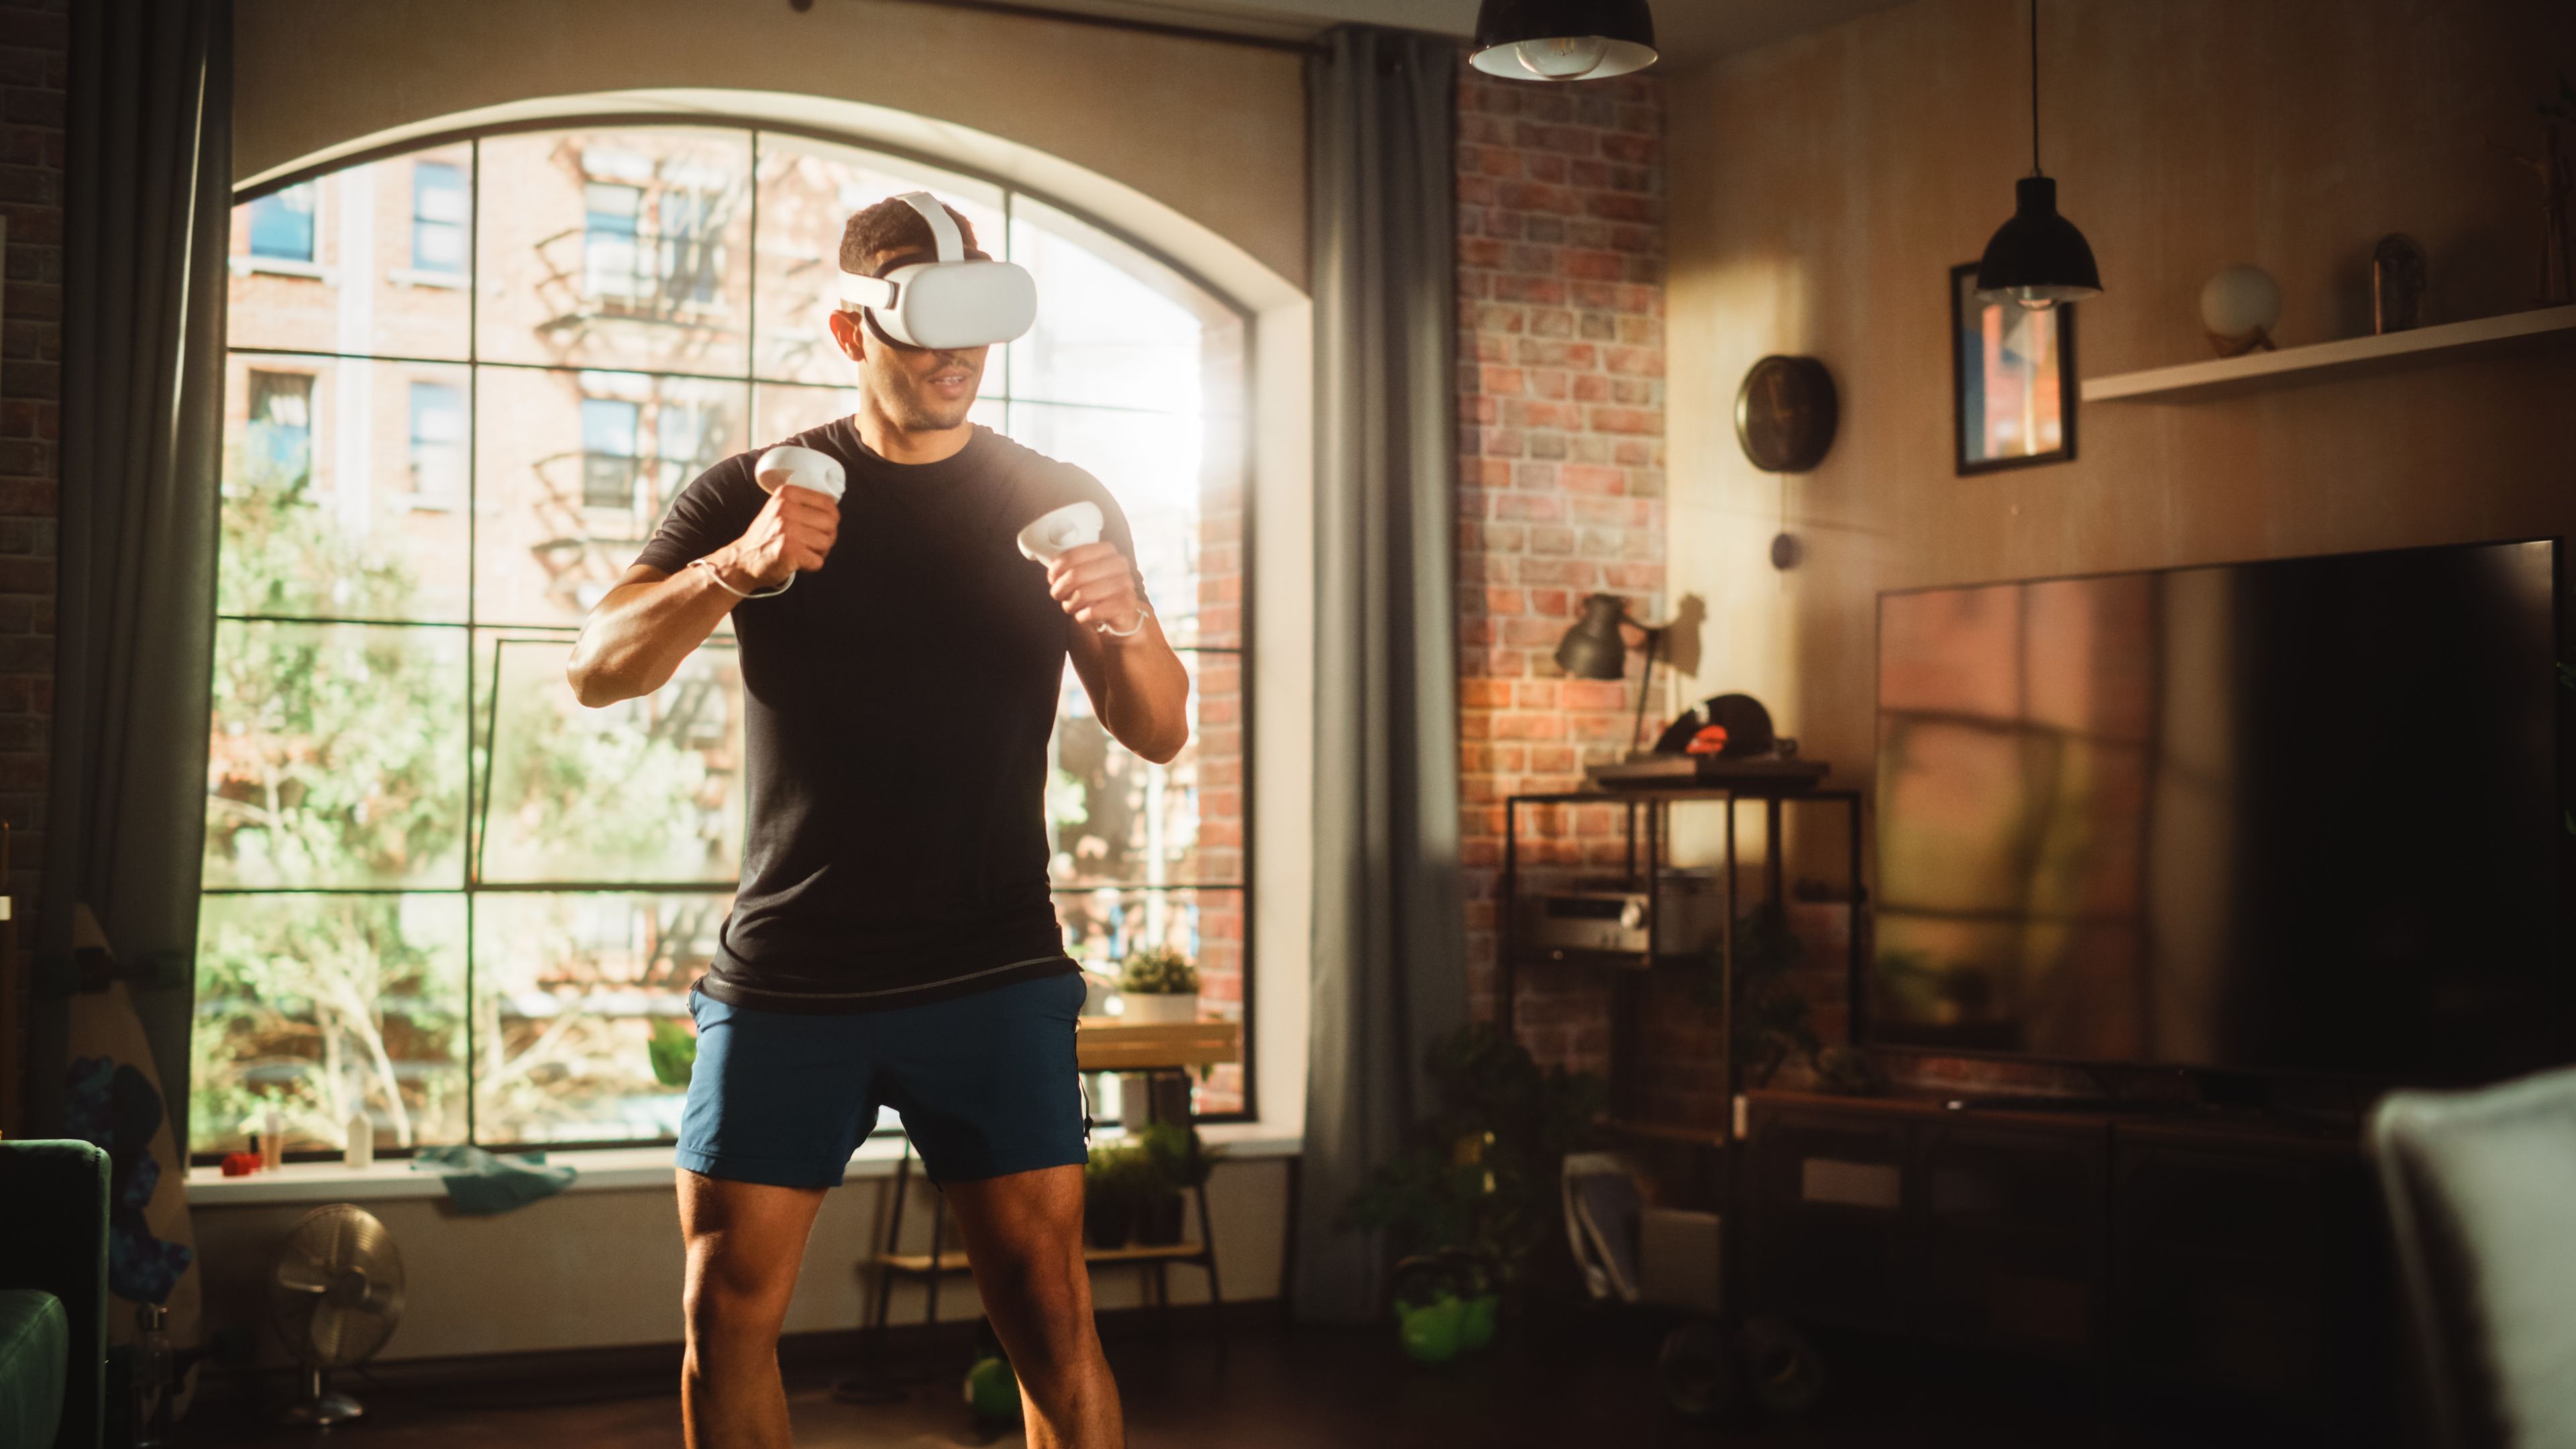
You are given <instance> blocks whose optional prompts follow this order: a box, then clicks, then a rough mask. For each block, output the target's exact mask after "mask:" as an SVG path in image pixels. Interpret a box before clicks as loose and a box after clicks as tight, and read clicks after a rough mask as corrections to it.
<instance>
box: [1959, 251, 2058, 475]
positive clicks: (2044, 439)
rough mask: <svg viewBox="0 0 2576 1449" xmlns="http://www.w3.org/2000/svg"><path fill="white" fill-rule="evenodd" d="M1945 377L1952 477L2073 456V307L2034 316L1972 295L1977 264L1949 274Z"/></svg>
mask: <svg viewBox="0 0 2576 1449" xmlns="http://www.w3.org/2000/svg"><path fill="white" fill-rule="evenodd" d="M1950 374H1951V377H1952V378H1953V379H1954V380H1955V386H1954V389H1953V390H1954V393H1955V395H1956V400H1957V406H1956V415H1955V418H1954V423H1955V430H1956V434H1957V438H1958V462H1959V476H1960V477H1962V478H1964V477H1966V476H1968V475H1969V474H1971V473H1991V472H1994V471H1995V470H1996V469H1999V468H2027V467H2029V466H2031V465H2032V464H2034V463H2063V462H2066V461H2067V460H2069V459H2071V458H2073V457H2074V456H2075V308H2074V307H2073V306H2072V305H2070V304H2067V303H2063V302H2061V303H2059V304H2058V305H2056V306H2054V307H2050V308H2048V309H2046V310H2045V311H2038V312H2034V311H2032V310H2031V309H2029V308H2027V307H2024V306H2022V305H2021V304H2020V303H2018V302H1988V301H1985V300H1982V299H1981V298H1979V297H1978V296H1977V264H1976V263H1975V262H1968V263H1965V264H1963V265H1961V266H1956V267H1952V268H1951V269H1950Z"/></svg>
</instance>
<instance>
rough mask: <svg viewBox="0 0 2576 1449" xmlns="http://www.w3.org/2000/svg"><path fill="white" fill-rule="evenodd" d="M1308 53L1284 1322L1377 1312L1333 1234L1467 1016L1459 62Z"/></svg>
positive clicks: (1372, 1261) (1377, 46)
mask: <svg viewBox="0 0 2576 1449" xmlns="http://www.w3.org/2000/svg"><path fill="white" fill-rule="evenodd" d="M1330 43H1331V52H1330V54H1328V55H1322V56H1318V57H1316V58H1315V59H1313V60H1310V61H1309V62H1307V72H1306V88H1307V106H1308V130H1309V142H1310V147H1309V155H1310V166H1311V169H1312V178H1311V179H1312V185H1311V187H1310V198H1311V200H1310V205H1311V207H1312V212H1313V224H1312V225H1313V230H1312V238H1311V239H1312V268H1313V284H1314V302H1315V427H1316V439H1315V442H1316V447H1315V574H1316V577H1315V614H1316V618H1315V781H1316V790H1315V803H1314V833H1315V877H1314V879H1315V885H1314V901H1313V922H1314V960H1313V977H1312V1002H1311V1011H1312V1016H1311V1029H1310V1034H1309V1041H1308V1048H1307V1079H1306V1080H1307V1085H1306V1128H1305V1147H1304V1153H1303V1163H1302V1168H1301V1174H1300V1181H1301V1183H1302V1187H1301V1193H1302V1199H1301V1201H1300V1203H1299V1210H1298V1224H1299V1227H1298V1240H1297V1244H1296V1254H1297V1257H1296V1264H1297V1267H1296V1276H1295V1282H1294V1285H1293V1291H1294V1294H1295V1308H1296V1311H1297V1313H1298V1315H1299V1316H1300V1317H1302V1318H1304V1319H1307V1320H1309V1321H1317V1322H1357V1321H1362V1320H1366V1319H1370V1318H1374V1317H1376V1316H1377V1315H1379V1314H1380V1313H1382V1312H1383V1311H1384V1304H1385V1290H1386V1282H1385V1280H1386V1270H1387V1268H1388V1266H1389V1265H1388V1263H1387V1262H1386V1259H1385V1249H1384V1245H1383V1244H1381V1243H1380V1242H1378V1241H1376V1239H1375V1237H1374V1235H1368V1234H1359V1233H1347V1232H1343V1231H1341V1230H1340V1229H1339V1226H1338V1223H1339V1219H1340V1218H1341V1216H1342V1213H1343V1210H1344V1208H1345V1207H1346V1206H1347V1204H1348V1203H1349V1201H1350V1199H1351V1196H1352V1194H1353V1193H1355V1192H1356V1191H1357V1190H1358V1189H1359V1188H1360V1186H1361V1184H1362V1183H1363V1182H1364V1181H1365V1180H1366V1179H1367V1177H1368V1174H1369V1173H1370V1171H1371V1170H1372V1169H1373V1168H1375V1167H1376V1166H1377V1165H1378V1164H1380V1163H1383V1162H1385V1161H1386V1160H1387V1159H1388V1158H1390V1157H1392V1156H1393V1155H1394V1154H1395V1153H1396V1152H1397V1151H1398V1149H1399V1148H1400V1147H1401V1146H1402V1145H1403V1141H1404V1137H1405V1134H1406V1131H1407V1129H1408V1128H1409V1127H1410V1126H1411V1125H1412V1124H1413V1122H1414V1121H1415V1120H1416V1119H1417V1118H1419V1117H1420V1116H1422V1115H1424V1113H1425V1112H1426V1111H1427V1110H1428V1108H1429V1106H1430V1100H1429V1084H1428V1080H1427V1074H1426V1072H1425V1070H1424V1066H1423V1058H1424V1054H1425V1052H1426V1051H1427V1050H1428V1048H1429V1047H1430V1045H1431V1044H1432V1043H1433V1042H1435V1041H1437V1040H1438V1039H1440V1038H1441V1037H1443V1036H1446V1035H1447V1034H1449V1033H1450V1032H1452V1031H1454V1030H1455V1029H1456V1028H1457V1027H1458V1026H1459V1025H1460V1024H1461V1023H1462V1022H1463V1021H1464V1020H1465V1017H1466V923H1465V913H1464V908H1463V906H1462V904H1461V899H1462V898H1461V891H1460V885H1459V868H1458V833H1459V818H1458V698H1457V689H1458V668H1457V655H1458V651H1457V596H1456V591H1455V588H1454V586H1453V580H1454V578H1455V576H1456V572H1457V571H1456V558H1455V554H1456V537H1457V526H1456V500H1457V473H1456V470H1457V450H1456V438H1457V426H1458V425H1457V403H1456V389H1455V387H1454V385H1453V382H1454V367H1455V348H1456V345H1457V320H1456V319H1457V302H1456V286H1457V277H1456V267H1455V261H1454V254H1455V243H1454V236H1455V221H1454V217H1455V198H1454V194H1453V187H1454V184H1455V182H1454V176H1455V161H1454V157H1455V154H1456V153H1455V148H1454V145H1453V136H1454V131H1455V126H1456V119H1455V111H1454V107H1455V104H1456V91H1457V66H1458V53H1457V51H1456V49H1455V47H1454V46H1452V45H1450V44H1449V43H1447V42H1445V41H1441V40H1438V39H1435V38H1432V37H1427V36H1422V35H1415V34H1408V33H1398V32H1390V31H1380V30H1375V29H1371V28H1368V27H1364V26H1351V27H1345V28H1343V29H1340V30H1338V31H1335V32H1334V33H1333V34H1332V36H1331V37H1330Z"/></svg>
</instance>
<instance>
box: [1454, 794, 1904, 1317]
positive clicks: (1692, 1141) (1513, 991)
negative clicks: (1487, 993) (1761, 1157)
mask: <svg viewBox="0 0 2576 1449" xmlns="http://www.w3.org/2000/svg"><path fill="white" fill-rule="evenodd" d="M1755 802H1758V803H1760V804H1761V806H1762V807H1763V808H1762V820H1763V877H1764V889H1763V894H1762V898H1761V899H1762V900H1763V902H1764V903H1765V904H1767V905H1768V906H1769V907H1770V908H1771V909H1772V910H1773V911H1775V912H1785V911H1786V910H1787V908H1788V887H1787V868H1786V862H1785V861H1784V860H1783V859H1782V858H1781V848H1780V847H1781V841H1782V826H1783V824H1784V821H1783V816H1784V815H1785V813H1786V812H1787V809H1788V807H1790V806H1791V805H1831V806H1838V807H1840V808H1841V809H1842V811H1843V812H1844V814H1845V824H1846V827H1847V830H1848V833H1849V841H1850V843H1849V845H1848V847H1847V851H1846V855H1845V862H1846V870H1847V873H1848V878H1847V884H1848V887H1849V898H1848V899H1849V908H1850V911H1851V924H1850V932H1849V935H1850V941H1849V944H1848V948H1847V952H1846V957H1847V959H1846V962H1845V972H1846V977H1845V987H1844V989H1845V992H1846V998H1847V1001H1848V1009H1849V1012H1850V1023H1851V1034H1852V1039H1854V1040H1858V1039H1859V1037H1860V1034H1861V1020H1860V1017H1861V1009H1862V1002H1863V1000H1864V998H1863V995H1862V990H1861V985H1862V983H1861V972H1862V968H1863V962H1864V958H1865V951H1866V938H1867V935H1868V932H1867V926H1866V921H1867V916H1866V911H1867V906H1868V891H1867V889H1866V887H1865V886H1864V885H1863V884H1862V881H1861V793H1860V792H1859V791H1858V790H1848V789H1820V788H1788V787H1783V786H1781V785H1778V784H1774V783H1770V782H1759V783H1754V782H1748V783H1744V784H1739V785H1735V786H1724V785H1718V786H1696V787H1687V788H1671V789H1661V788H1658V789H1621V790H1579V791H1559V792H1551V793H1545V794H1531V795H1514V796H1511V797H1509V798H1508V799H1506V800H1505V801H1504V802H1503V877H1502V895H1501V900H1500V902H1499V908H1500V914H1501V919H1500V920H1499V921H1498V922H1497V923H1496V930H1497V932H1498V950H1497V952H1496V960H1495V966H1496V981H1495V985H1496V990H1497V995H1498V997H1499V1000H1498V1001H1497V1003H1496V1016H1497V1020H1498V1022H1499V1024H1500V1025H1501V1026H1502V1028H1503V1030H1504V1031H1505V1032H1507V1033H1514V1032H1516V1030H1517V1011H1516V1007H1517V1001H1516V998H1517V995H1518V987H1519V982H1520V972H1521V969H1522V967H1523V966H1524V965H1533V964H1540V958H1535V957H1532V956H1531V955H1530V954H1529V951H1528V949H1527V948H1526V947H1525V945H1524V943H1523V942H1521V941H1520V939H1519V936H1520V887H1521V872H1522V865H1521V849H1520V845H1521V839H1520V825H1521V812H1522V811H1523V810H1525V809H1530V808H1534V807H1543V806H1574V807H1583V806H1611V807H1617V808H1623V809H1625V811H1626V812H1627V829H1626V840H1627V852H1626V858H1625V863H1624V866H1625V868H1624V872H1623V875H1622V880H1623V881H1624V882H1625V885H1626V888H1628V889H1635V890H1642V891H1643V892H1644V893H1645V896H1646V900H1647V902H1648V905H1647V910H1646V922H1647V925H1646V948H1645V950H1644V951H1642V952H1638V953H1633V954H1632V953H1627V952H1615V953H1614V952H1572V951H1557V952H1553V953H1551V956H1550V957H1549V958H1546V960H1547V962H1548V963H1549V964H1557V963H1562V964H1564V965H1566V966H1570V967H1574V968H1577V969H1579V968H1580V967H1581V966H1582V965H1583V964H1584V963H1585V962H1586V961H1587V960H1588V961H1590V962H1592V963H1594V964H1597V965H1600V966H1609V967H1614V968H1617V969H1616V970H1615V974H1614V977H1613V981H1614V984H1613V987H1612V1006H1611V1013H1612V1019H1611V1027H1610V1062H1611V1069H1610V1080H1611V1092H1610V1106H1611V1113H1612V1124H1611V1125H1612V1127H1613V1130H1614V1131H1617V1132H1619V1133H1620V1134H1621V1135H1624V1136H1627V1137H1630V1138H1633V1139H1638V1140H1644V1141H1660V1142H1672V1143H1681V1144H1685V1145H1690V1146H1697V1147H1706V1148H1714V1149H1724V1148H1727V1147H1729V1146H1731V1145H1732V1143H1733V1142H1734V1140H1735V1138H1736V1136H1737V1135H1738V1128H1739V1127H1740V1125H1741V1124H1740V1120H1739V1119H1738V1115H1737V1112H1736V1107H1737V1104H1738V1103H1739V1102H1740V1101H1741V1098H1742V1093H1743V1089H1744V1084H1743V1081H1742V1077H1741V1068H1740V1064H1739V1063H1738V1061H1737V1060H1736V1053H1735V1005H1736V1001H1735V997H1736V979H1735V948H1736V942H1735V931H1736V923H1737V921H1738V920H1739V919H1740V918H1741V916H1742V906H1743V903H1742V902H1741V901H1739V900H1738V898H1737V888H1736V878H1737V874H1738V867H1739V864H1740V860H1739V856H1738V852H1737V839H1736V814H1737V812H1736V810H1735V808H1734V807H1735V806H1737V805H1739V804H1750V803H1755ZM1697 804H1709V805H1722V806H1725V807H1726V826H1725V832H1724V838H1725V851H1724V855H1723V859H1722V861H1721V863H1720V867H1719V882H1718V884H1719V889H1720V891H1721V892H1722V895H1723V909H1724V916H1723V924H1722V925H1721V927H1720V935H1719V946H1718V996H1719V1002H1720V1008H1719V1017H1718V1022H1719V1025H1718V1051H1719V1053H1720V1059H1721V1063H1722V1068H1721V1076H1722V1079H1723V1081H1724V1086H1725V1100H1726V1103H1727V1112H1728V1118H1729V1120H1728V1122H1727V1123H1726V1124H1725V1125H1723V1126H1718V1127H1709V1126H1705V1125H1701V1124H1696V1123H1667V1122H1650V1121H1646V1120H1644V1119H1643V1118H1642V1117H1641V1116H1640V1115H1639V1112H1638V1103H1637V1100H1636V1090H1635V1066H1636V1059H1637V1056H1638V1053H1637V1040H1636V1038H1637V1033H1638V1030H1639V1024H1640V1023H1639V1008H1640V1006H1641V1004H1642V998H1643V996H1644V987H1645V982H1646V979H1647V976H1648V975H1649V973H1650V972H1651V971H1652V969H1653V968H1654V967H1655V966H1656V965H1657V964H1658V963H1659V962H1670V961H1673V960H1675V959H1677V957H1678V958H1679V959H1696V953H1695V952H1694V953H1676V954H1667V953H1666V951H1665V950H1664V943H1663V940H1662V931H1661V927H1662V924H1663V920H1662V918H1663V915H1664V912H1663V910H1662V909H1661V906H1660V902H1659V901H1658V898H1657V895H1656V887H1657V885H1658V883H1659V882H1660V881H1661V879H1662V873H1663V870H1664V866H1665V862H1666V858H1667V856H1668V855H1669V853H1670V851H1671V846H1672V808H1673V807H1674V806H1676V805H1697ZM1641 856H1642V860H1641ZM1641 866H1642V869H1641ZM1640 968H1642V969H1640ZM1735 1157H1736V1154H1735V1153H1734V1152H1731V1151H1721V1152H1720V1156H1719V1168H1720V1171H1719V1173H1718V1177H1717V1197H1718V1203H1717V1208H1718V1214H1719V1229H1718V1231H1719V1233H1720V1235H1721V1244H1722V1248H1721V1251H1720V1254H1719V1270H1718V1271H1719V1273H1720V1275H1721V1283H1720V1292H1719V1301H1720V1302H1721V1303H1723V1304H1725V1305H1726V1309H1725V1314H1726V1316H1727V1317H1728V1318H1730V1319H1733V1318H1736V1317H1737V1316H1738V1314H1739V1307H1738V1305H1740V1304H1741V1302H1742V1297H1741V1294H1740V1292H1739V1291H1738V1286H1737V1285H1738V1284H1739V1283H1740V1281H1741V1278H1740V1276H1739V1268H1738V1262H1739V1260H1740V1259H1741V1258H1742V1256H1743V1254H1742V1253H1741V1252H1739V1251H1737V1245H1738V1244H1739V1243H1740V1242H1741V1237H1740V1235H1739V1231H1738V1227H1737V1219H1738V1216H1739V1214H1738V1212H1737V1204H1738V1198H1739V1196H1740V1194H1739V1193H1738V1192H1737V1190H1736V1171H1735Z"/></svg>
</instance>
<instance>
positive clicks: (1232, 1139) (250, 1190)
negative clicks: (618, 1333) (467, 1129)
mask: <svg viewBox="0 0 2576 1449" xmlns="http://www.w3.org/2000/svg"><path fill="white" fill-rule="evenodd" d="M1199 1132H1200V1135H1201V1136H1202V1137H1204V1138H1205V1139H1206V1140H1207V1143H1208V1145H1209V1146H1211V1147H1222V1148H1224V1149H1225V1155H1226V1156H1227V1157H1229V1158H1232V1159H1234V1160H1236V1161H1238V1162H1258V1161H1266V1160H1270V1159H1275V1158H1283V1157H1294V1156H1296V1155H1297V1152H1298V1149H1299V1147H1300V1145H1301V1144H1300V1143H1299V1142H1298V1141H1297V1140H1296V1139H1294V1138H1283V1137H1272V1136H1265V1135H1263V1129H1262V1126H1261V1124H1260V1123H1257V1122H1229V1123H1223V1124H1220V1125H1215V1126H1209V1127H1203V1128H1201V1129H1199ZM902 1156H903V1139H901V1138H899V1137H878V1138H871V1139H870V1140H868V1141H866V1142H863V1143H861V1144H859V1150H858V1151H857V1152H854V1153H852V1154H851V1155H850V1173H849V1176H850V1180H851V1181H853V1182H857V1181H865V1180H869V1179H874V1178H885V1177H892V1176H894V1172H895V1164H896V1162H897V1161H898V1160H899V1159H901V1158H902ZM546 1161H547V1162H549V1163H563V1164H569V1165H570V1166H573V1167H577V1168H579V1169H581V1175H580V1176H578V1177H576V1178H574V1179H573V1180H572V1184H571V1185H570V1186H568V1187H566V1188H565V1189H564V1191H565V1192H567V1193H575V1192H632V1191H636V1190H639V1189H648V1188H663V1189H668V1188H669V1187H670V1186H671V1171H672V1166H671V1149H670V1148H668V1147H594V1148H585V1149H583V1150H581V1151H578V1152H550V1153H548V1154H547V1155H546ZM445 1196H447V1188H446V1186H445V1184H443V1183H441V1182H440V1181H439V1174H437V1173H435V1172H428V1171H422V1172H414V1171H412V1167H411V1162H410V1160H409V1159H408V1158H405V1159H401V1160H396V1161H387V1162H378V1163H375V1164H373V1165H372V1166H368V1167H358V1168H353V1167H349V1166H346V1165H344V1164H341V1163H337V1162H296V1163H289V1164H288V1165H286V1166H284V1167H281V1168H279V1169H277V1170H276V1171H274V1172H254V1173H252V1174H250V1175H249V1176H247V1177H226V1176H224V1174H223V1170H222V1169H221V1168H218V1167H191V1168H189V1169H188V1204H189V1206H191V1207H200V1208H205V1207H253V1206H267V1205H273V1204H289V1205H294V1204H303V1203H324V1202H401V1201H415V1202H419V1201H430V1200H434V1199H438V1198H443V1197H445Z"/></svg>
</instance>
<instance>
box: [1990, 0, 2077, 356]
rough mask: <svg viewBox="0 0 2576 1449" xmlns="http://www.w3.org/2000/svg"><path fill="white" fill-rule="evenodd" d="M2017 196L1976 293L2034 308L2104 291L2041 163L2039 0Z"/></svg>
mask: <svg viewBox="0 0 2576 1449" xmlns="http://www.w3.org/2000/svg"><path fill="white" fill-rule="evenodd" d="M2013 197H2014V201H2015V203H2016V205H2015V208H2014V210H2013V218H2012V220H2010V221H2008V222H2005V223H2004V224H2003V226H2002V227H2001V228H2000V229H1999V230H1997V231H1996V232H1995V236H1994V240H1992V241H1990V242H1987V243H1986V254H1985V255H1984V256H1983V257H1980V258H1978V259H1977V295H1978V296H1980V297H1983V298H1985V299H1986V300H1988V301H1994V302H2000V301H2003V300H2005V299H2006V298H2010V299H2011V300H2013V301H2015V302H2019V303H2020V304H2021V305H2023V306H2025V307H2028V308H2030V309H2031V310H2032V311H2034V312H2037V311H2045V310H2047V309H2048V308H2050V307H2054V306H2056V305H2057V304H2058V303H2060V302H2080V301H2082V300H2084V299H2085V298H2087V297H2098V296H2100V295H2102V273H2101V269H2099V268H2097V267H2095V266H2094V265H2093V248H2091V247H2090V246H2087V245H2085V242H2084V233H2082V232H2080V231H2077V230H2076V229H2075V223H2073V222H2071V221H2068V220H2067V219H2066V218H2065V217H2062V216H2059V215H2058V214H2057V182H2056V181H2055V180H2053V179H2052V178H2050V177H2048V176H2046V175H2043V174H2042V173H2041V171H2040V169H2039V0H2030V174H2029V175H2028V176H2025V177H2023V178H2021V180H2019V181H2016V182H2014V183H2013Z"/></svg>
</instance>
